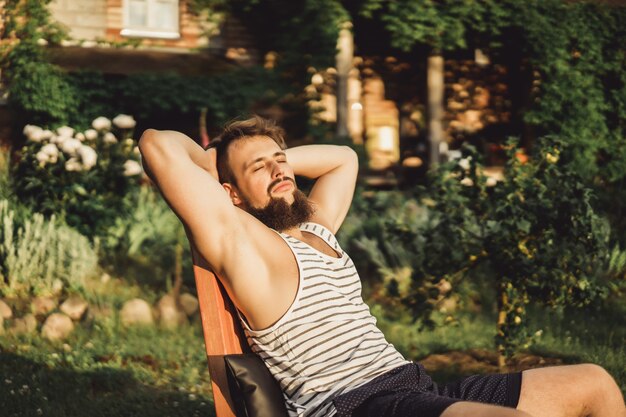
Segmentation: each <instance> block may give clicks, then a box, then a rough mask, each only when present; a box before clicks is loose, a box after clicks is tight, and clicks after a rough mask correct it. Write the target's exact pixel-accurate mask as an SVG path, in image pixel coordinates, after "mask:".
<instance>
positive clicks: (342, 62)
mask: <svg viewBox="0 0 626 417" xmlns="http://www.w3.org/2000/svg"><path fill="white" fill-rule="evenodd" d="M337 49H338V52H337V57H336V62H337V132H336V133H337V136H338V137H347V136H349V134H350V132H349V131H348V112H349V111H350V109H349V108H348V78H349V76H350V70H351V69H352V59H353V57H354V38H353V36H352V24H351V23H350V22H345V23H344V24H343V25H342V27H341V30H340V32H339V39H338V40H337Z"/></svg>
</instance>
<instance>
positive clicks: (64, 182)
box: [12, 115, 142, 238]
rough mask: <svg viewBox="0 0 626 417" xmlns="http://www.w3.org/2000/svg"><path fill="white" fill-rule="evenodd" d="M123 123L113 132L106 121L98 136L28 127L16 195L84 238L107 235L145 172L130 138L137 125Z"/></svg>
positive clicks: (97, 124) (16, 173)
mask: <svg viewBox="0 0 626 417" xmlns="http://www.w3.org/2000/svg"><path fill="white" fill-rule="evenodd" d="M118 117H119V118H118V119H114V122H115V121H118V120H119V121H120V123H122V124H119V123H118V125H117V126H114V127H113V131H110V130H111V122H110V121H109V120H108V119H105V118H100V119H96V120H94V127H97V128H98V130H96V129H89V130H87V131H85V132H84V133H82V132H76V133H74V130H73V129H71V128H69V127H67V126H64V127H61V128H59V129H58V130H57V131H56V132H52V131H50V130H44V129H42V128H40V127H38V126H33V125H27V126H26V127H25V129H24V133H25V135H26V136H27V137H28V141H27V143H26V145H25V146H24V147H23V148H22V149H21V150H20V151H19V153H18V158H17V160H16V164H15V166H14V167H13V175H12V190H13V192H14V193H15V195H16V196H17V197H18V198H19V199H20V201H21V202H23V203H24V204H26V205H28V206H29V207H31V208H32V209H33V210H34V211H36V212H39V213H42V214H44V215H46V216H49V215H51V214H57V215H59V216H60V217H61V218H63V219H64V221H66V222H67V223H68V224H69V225H70V226H72V227H75V228H77V229H78V230H79V231H80V232H81V233H83V234H84V235H85V236H89V237H91V238H93V237H95V236H98V235H103V234H104V233H105V232H106V229H107V227H108V226H109V225H110V224H111V223H112V222H113V221H114V220H115V217H116V216H117V214H118V213H119V212H120V209H121V208H122V207H123V202H124V196H125V195H126V194H127V193H128V192H130V191H131V190H132V189H133V187H135V186H136V185H137V184H138V181H139V179H140V174H141V172H142V171H141V167H140V165H139V163H138V162H137V158H138V155H137V152H136V149H134V148H135V146H134V141H133V139H132V138H131V137H130V136H131V133H132V127H134V123H135V122H134V120H132V118H131V117H130V116H124V115H120V116H118ZM124 123H126V124H124ZM113 132H115V133H113Z"/></svg>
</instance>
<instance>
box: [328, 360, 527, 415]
mask: <svg viewBox="0 0 626 417" xmlns="http://www.w3.org/2000/svg"><path fill="white" fill-rule="evenodd" d="M521 384H522V374H521V372H518V373H512V374H492V375H472V376H469V377H467V378H464V379H462V380H460V381H458V382H454V383H451V384H447V385H442V386H438V385H437V384H436V383H435V382H433V380H432V379H431V378H430V376H428V374H427V373H426V371H425V370H424V367H423V366H422V365H420V364H418V363H411V364H407V365H403V366H400V367H399V368H396V369H393V370H391V371H389V372H387V373H385V374H383V375H380V376H379V377H377V378H375V379H373V380H372V381H370V382H368V383H366V384H364V385H362V386H360V387H358V388H355V389H353V390H352V391H349V392H347V393H345V394H343V395H340V396H338V397H337V398H335V399H334V400H333V403H334V405H335V408H336V409H337V415H338V416H339V417H392V416H393V417H404V416H411V417H439V416H440V415H441V413H443V411H444V410H445V409H446V408H448V407H449V406H450V405H452V404H454V403H456V402H459V401H475V402H481V403H487V404H494V405H500V406H504V407H510V408H515V407H517V402H518V400H519V393H520V388H521Z"/></svg>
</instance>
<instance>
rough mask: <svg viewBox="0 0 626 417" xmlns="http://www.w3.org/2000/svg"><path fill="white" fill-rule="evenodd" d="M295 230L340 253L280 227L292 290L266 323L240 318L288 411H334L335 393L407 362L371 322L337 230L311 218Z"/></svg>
mask: <svg viewBox="0 0 626 417" xmlns="http://www.w3.org/2000/svg"><path fill="white" fill-rule="evenodd" d="M300 229H301V230H303V231H307V232H310V233H313V234H315V235H316V236H318V237H320V238H321V239H322V240H324V241H325V242H326V243H328V245H330V247H331V248H333V249H334V250H335V251H336V252H337V253H338V254H340V255H341V256H340V257H338V258H337V257H332V256H328V255H326V254H324V253H322V252H320V251H318V250H316V249H314V248H313V247H311V246H309V245H308V244H306V243H304V242H302V241H300V240H298V239H296V238H294V237H292V236H289V235H286V234H284V233H280V236H281V237H282V238H283V239H284V240H285V242H287V244H288V245H289V247H290V248H291V250H292V252H293V253H294V255H295V258H296V261H297V263H298V271H299V274H300V280H299V285H298V292H297V294H296V297H295V299H294V301H293V303H292V305H291V306H290V307H289V309H288V310H287V312H286V313H285V314H284V315H283V316H282V317H281V318H280V319H279V320H278V321H277V322H276V323H275V324H274V325H272V326H270V327H269V328H267V329H264V330H252V329H251V328H250V327H249V326H248V325H247V324H246V322H245V320H243V319H242V320H241V321H242V325H243V328H244V332H245V334H246V337H247V340H248V343H249V345H250V347H251V349H252V351H253V352H255V353H256V354H258V355H259V356H260V357H261V358H262V359H263V361H264V362H265V364H266V365H267V367H268V368H269V370H270V372H271V373H272V375H274V377H275V378H276V380H277V381H278V383H279V384H280V386H281V389H282V391H283V395H284V397H285V403H286V406H287V411H288V412H289V415H290V416H304V417H309V416H311V417H313V416H315V417H317V416H332V415H334V414H335V412H336V411H335V409H334V406H333V403H332V400H333V398H335V397H336V396H338V395H341V394H343V393H345V392H348V391H350V390H351V389H354V388H356V387H358V386H360V385H363V384H364V383H366V382H368V381H370V380H372V379H374V378H375V377H377V376H379V375H382V374H383V373H385V372H387V371H389V370H391V369H394V368H397V367H398V366H402V365H405V364H407V363H409V362H408V361H407V360H405V359H404V358H403V357H402V355H401V354H400V353H399V352H398V351H397V350H396V349H395V348H394V347H393V345H391V344H390V343H388V342H387V341H386V340H385V337H384V335H383V333H382V332H381V331H380V330H379V329H378V328H377V327H376V319H375V318H374V317H373V316H372V315H371V314H370V310H369V307H368V306H367V305H366V304H365V303H364V302H363V298H362V297H361V281H360V279H359V275H358V273H357V271H356V268H355V267H354V263H353V262H352V260H351V259H350V257H349V256H348V255H347V254H346V253H345V252H344V251H343V250H342V249H341V248H340V247H339V244H338V242H337V239H336V238H335V236H334V235H333V234H332V233H331V232H330V231H329V230H328V229H326V228H325V227H323V226H321V225H319V224H316V223H304V224H303V225H301V226H300Z"/></svg>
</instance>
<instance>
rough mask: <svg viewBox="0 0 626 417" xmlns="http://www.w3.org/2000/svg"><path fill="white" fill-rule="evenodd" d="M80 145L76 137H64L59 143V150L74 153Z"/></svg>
mask: <svg viewBox="0 0 626 417" xmlns="http://www.w3.org/2000/svg"><path fill="white" fill-rule="evenodd" d="M81 146H82V143H80V141H79V140H78V139H74V138H66V139H65V140H64V141H63V143H62V144H61V150H62V151H63V152H65V153H66V154H69V155H72V156H74V155H76V151H77V150H78V148H80V147H81Z"/></svg>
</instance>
